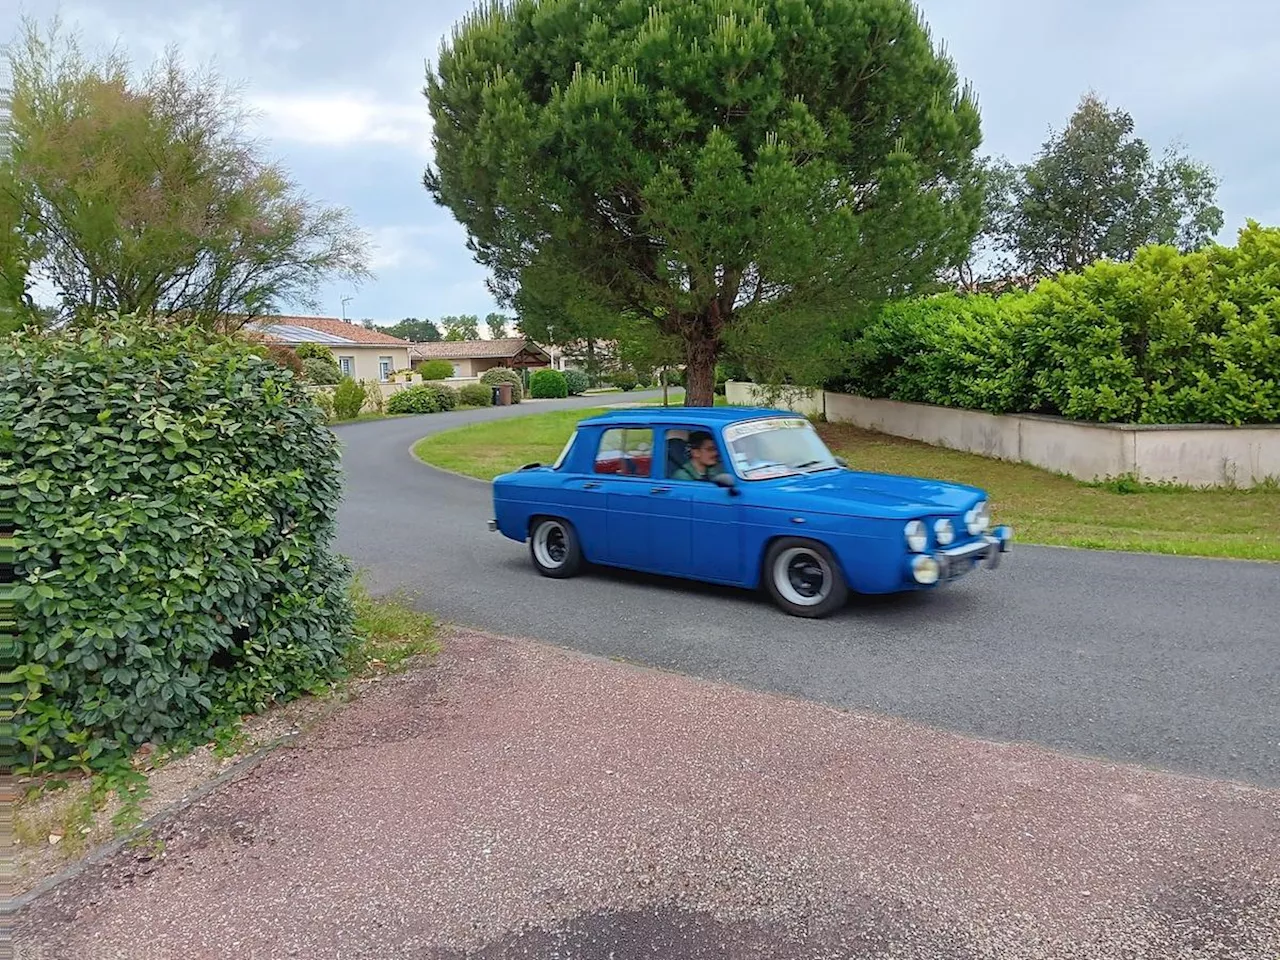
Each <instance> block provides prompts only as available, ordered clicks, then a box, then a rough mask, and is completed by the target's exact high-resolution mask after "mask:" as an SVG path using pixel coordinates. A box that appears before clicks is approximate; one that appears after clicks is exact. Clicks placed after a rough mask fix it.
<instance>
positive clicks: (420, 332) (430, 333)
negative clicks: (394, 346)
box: [379, 317, 441, 343]
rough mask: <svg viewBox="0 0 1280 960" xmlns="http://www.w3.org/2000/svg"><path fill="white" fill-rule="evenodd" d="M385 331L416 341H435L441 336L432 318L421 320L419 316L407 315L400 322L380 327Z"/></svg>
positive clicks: (394, 335) (403, 338)
mask: <svg viewBox="0 0 1280 960" xmlns="http://www.w3.org/2000/svg"><path fill="white" fill-rule="evenodd" d="M379 329H381V330H382V332H383V333H389V334H391V336H393V337H399V338H400V339H401V340H412V341H413V342H415V343H435V342H436V341H438V340H439V339H441V337H440V328H439V327H437V326H436V325H435V323H434V322H432V321H431V320H419V319H418V318H417V317H405V318H404V319H403V320H401V321H400V322H399V323H394V324H392V325H391V326H389V327H380V328H379Z"/></svg>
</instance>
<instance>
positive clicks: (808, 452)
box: [724, 417, 839, 480]
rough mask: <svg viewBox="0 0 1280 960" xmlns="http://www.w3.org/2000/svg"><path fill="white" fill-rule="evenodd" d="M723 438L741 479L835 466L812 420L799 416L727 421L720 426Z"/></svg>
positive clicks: (783, 474) (766, 477) (764, 477)
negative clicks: (726, 423) (732, 422)
mask: <svg viewBox="0 0 1280 960" xmlns="http://www.w3.org/2000/svg"><path fill="white" fill-rule="evenodd" d="M724 439H725V442H726V443H727V444H728V445H729V454H730V456H732V457H733V463H734V466H735V467H736V468H737V470H738V473H739V474H740V475H741V476H742V478H743V479H744V480H767V479H768V478H770V477H782V476H787V475H790V474H797V473H812V472H815V471H818V470H832V469H835V468H836V467H838V466H839V463H838V462H837V461H836V458H835V457H834V456H832V454H831V451H830V450H828V449H827V445H826V444H825V443H823V442H822V438H821V437H819V436H818V431H816V430H814V429H813V424H811V423H810V422H809V421H808V420H805V419H804V418H803V417H773V418H770V419H767V420H747V421H745V422H743V423H735V424H731V425H730V426H727V427H725V429H724Z"/></svg>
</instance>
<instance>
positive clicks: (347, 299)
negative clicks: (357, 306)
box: [342, 297, 355, 321]
mask: <svg viewBox="0 0 1280 960" xmlns="http://www.w3.org/2000/svg"><path fill="white" fill-rule="evenodd" d="M354 299H355V297H343V298H342V319H343V320H344V321H345V320H346V319H347V304H348V303H349V302H350V301H352V300H354Z"/></svg>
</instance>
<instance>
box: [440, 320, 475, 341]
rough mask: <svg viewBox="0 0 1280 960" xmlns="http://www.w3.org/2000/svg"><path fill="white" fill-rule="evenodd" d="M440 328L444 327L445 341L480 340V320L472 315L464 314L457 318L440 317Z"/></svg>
mask: <svg viewBox="0 0 1280 960" xmlns="http://www.w3.org/2000/svg"><path fill="white" fill-rule="evenodd" d="M440 326H442V327H444V338H445V339H446V340H479V339H480V318H479V317H477V316H475V315H474V314H470V313H464V314H462V315H461V316H457V317H441V318H440Z"/></svg>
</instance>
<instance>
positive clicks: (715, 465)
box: [671, 430, 724, 480]
mask: <svg viewBox="0 0 1280 960" xmlns="http://www.w3.org/2000/svg"><path fill="white" fill-rule="evenodd" d="M718 473H724V470H723V469H721V467H720V451H719V450H718V449H716V441H715V438H714V437H712V436H711V434H709V433H707V431H705V430H695V431H693V433H691V434H689V460H688V462H686V463H685V464H684V465H683V466H682V467H680V468H679V469H678V470H676V472H675V473H673V474H672V475H671V479H672V480H711V479H713V478H714V477H715V475H716V474H718Z"/></svg>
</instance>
